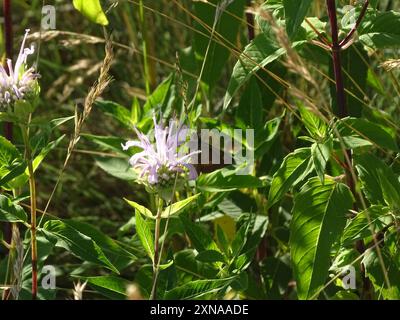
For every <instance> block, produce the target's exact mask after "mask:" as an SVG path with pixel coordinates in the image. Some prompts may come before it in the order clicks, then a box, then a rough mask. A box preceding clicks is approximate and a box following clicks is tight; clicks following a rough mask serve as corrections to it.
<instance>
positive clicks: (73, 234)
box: [42, 220, 119, 273]
mask: <svg viewBox="0 0 400 320" xmlns="http://www.w3.org/2000/svg"><path fill="white" fill-rule="evenodd" d="M42 230H43V232H44V234H45V236H46V237H48V238H50V240H51V239H54V238H55V239H56V240H57V244H56V245H57V246H58V247H61V248H64V249H66V250H68V251H69V252H71V253H72V254H74V255H75V256H77V257H78V258H80V259H82V260H83V261H88V262H92V263H95V264H97V265H101V266H104V267H106V268H108V269H110V270H111V271H113V272H115V273H119V271H118V270H117V268H116V267H115V266H114V265H113V264H112V263H111V262H110V261H109V260H108V258H107V257H106V255H105V254H104V252H103V250H102V249H101V248H100V247H99V246H98V245H97V244H96V242H94V241H93V239H91V238H90V237H89V236H87V235H85V234H83V233H81V232H79V231H78V230H76V229H75V228H73V227H71V226H70V225H68V224H66V223H64V222H63V221H61V220H50V221H47V222H46V223H45V224H44V226H43V229H42Z"/></svg>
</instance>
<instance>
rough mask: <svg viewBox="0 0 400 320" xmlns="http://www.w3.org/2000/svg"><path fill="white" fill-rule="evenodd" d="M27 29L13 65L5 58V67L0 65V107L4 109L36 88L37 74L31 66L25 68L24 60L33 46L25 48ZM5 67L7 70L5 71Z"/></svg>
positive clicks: (24, 97) (25, 60) (32, 50)
mask: <svg viewBox="0 0 400 320" xmlns="http://www.w3.org/2000/svg"><path fill="white" fill-rule="evenodd" d="M28 33H29V29H27V30H26V32H25V36H24V39H23V40H22V44H21V49H20V51H19V55H18V58H17V61H16V62H15V65H14V66H13V64H12V60H11V59H7V68H4V67H3V66H1V65H0V107H1V108H2V109H5V108H7V107H9V106H12V105H13V104H14V103H15V102H16V101H19V100H25V99H26V98H27V96H28V95H29V94H30V93H32V92H34V91H35V88H37V81H36V80H37V78H38V77H39V74H37V73H36V72H35V69H34V68H33V67H30V68H27V65H26V62H27V58H28V56H29V55H31V54H33V52H34V47H33V45H31V47H30V48H25V42H26V38H27V37H28ZM6 69H7V71H6Z"/></svg>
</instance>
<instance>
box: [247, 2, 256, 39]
mask: <svg viewBox="0 0 400 320" xmlns="http://www.w3.org/2000/svg"><path fill="white" fill-rule="evenodd" d="M251 4H252V0H247V6H249V7H251ZM246 21H247V33H248V36H249V41H252V40H253V39H254V38H255V29H254V14H253V13H252V12H246Z"/></svg>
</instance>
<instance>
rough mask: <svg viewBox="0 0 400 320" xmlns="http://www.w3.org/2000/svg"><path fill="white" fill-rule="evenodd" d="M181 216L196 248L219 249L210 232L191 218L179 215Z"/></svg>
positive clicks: (199, 249)
mask: <svg viewBox="0 0 400 320" xmlns="http://www.w3.org/2000/svg"><path fill="white" fill-rule="evenodd" d="M179 218H180V219H181V221H182V225H183V227H184V228H185V231H186V233H187V235H188V236H189V239H190V240H191V242H192V244H193V247H194V248H196V250H197V251H199V252H202V251H206V250H216V251H219V248H218V246H217V244H216V243H215V242H214V240H213V239H212V238H211V235H210V234H209V233H207V232H205V231H204V230H203V229H202V228H201V227H200V226H199V225H198V224H196V223H193V222H192V221H191V220H190V219H189V218H187V217H185V216H183V215H181V216H179Z"/></svg>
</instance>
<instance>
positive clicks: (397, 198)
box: [379, 171, 400, 212]
mask: <svg viewBox="0 0 400 320" xmlns="http://www.w3.org/2000/svg"><path fill="white" fill-rule="evenodd" d="M379 182H380V185H381V188H382V194H383V199H384V200H385V203H386V204H387V205H388V206H389V207H390V208H391V209H393V211H394V212H398V211H399V209H400V194H399V190H400V189H396V188H399V187H400V183H399V180H395V181H389V180H388V177H387V176H386V175H385V174H384V172H382V171H380V172H379Z"/></svg>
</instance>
